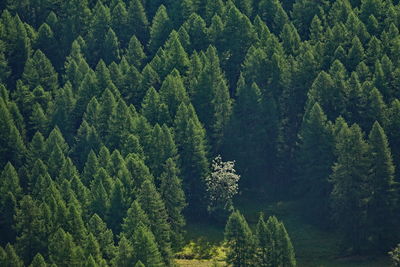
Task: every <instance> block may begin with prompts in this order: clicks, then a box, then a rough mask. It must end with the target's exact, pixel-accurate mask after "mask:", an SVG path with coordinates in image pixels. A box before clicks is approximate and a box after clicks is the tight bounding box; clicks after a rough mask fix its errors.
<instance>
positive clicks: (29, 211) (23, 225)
mask: <svg viewBox="0 0 400 267" xmlns="http://www.w3.org/2000/svg"><path fill="white" fill-rule="evenodd" d="M42 212H43V211H42V210H41V209H40V207H39V205H38V203H37V201H35V200H33V199H32V197H30V196H24V197H23V198H22V200H21V201H20V202H19V209H18V210H17V213H16V215H15V222H16V225H15V229H16V232H17V242H16V246H17V247H18V251H19V254H20V255H21V257H22V259H23V260H24V262H31V260H32V259H33V257H34V256H35V254H36V253H38V252H39V253H41V254H45V252H46V245H47V244H46V242H45V241H46V240H47V233H46V225H45V222H44V221H43V218H42Z"/></svg>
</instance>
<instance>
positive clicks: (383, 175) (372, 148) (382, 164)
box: [367, 122, 397, 250]
mask: <svg viewBox="0 0 400 267" xmlns="http://www.w3.org/2000/svg"><path fill="white" fill-rule="evenodd" d="M368 142H369V153H368V154H369V155H370V161H371V165H372V166H371V169H370V174H369V177H368V186H369V190H371V191H370V192H369V194H370V196H369V199H368V210H367V218H368V223H369V226H370V227H371V228H370V229H369V233H370V235H371V238H370V240H371V242H372V245H373V246H377V248H378V249H382V250H387V249H388V248H389V247H391V246H392V245H394V244H395V243H394V242H395V241H396V240H393V239H394V238H395V237H396V236H394V233H395V231H394V227H395V224H394V221H393V219H394V213H393V212H394V207H395V203H396V201H397V197H396V186H395V182H394V170H395V167H394V165H393V160H392V155H391V152H390V148H389V143H388V140H387V137H386V134H385V132H384V130H383V129H382V127H381V126H380V125H379V123H378V122H375V123H374V125H373V126H372V130H371V132H370V134H369V138H368ZM385 248H386V249H385Z"/></svg>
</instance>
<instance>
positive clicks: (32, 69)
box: [22, 50, 58, 93]
mask: <svg viewBox="0 0 400 267" xmlns="http://www.w3.org/2000/svg"><path fill="white" fill-rule="evenodd" d="M22 78H23V81H24V82H25V83H26V84H27V85H29V87H30V88H31V89H33V88H35V87H36V86H38V85H41V86H42V87H43V88H44V89H45V90H46V91H50V92H53V93H55V90H56V89H57V88H58V74H57V72H56V71H55V70H54V68H53V66H52V64H51V62H50V60H49V59H48V58H47V57H46V55H45V54H43V52H42V51H40V50H36V52H35V53H34V54H33V56H32V57H31V58H28V60H27V61H26V65H25V68H24V73H23V74H22Z"/></svg>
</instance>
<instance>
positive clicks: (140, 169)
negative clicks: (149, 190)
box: [125, 154, 154, 192]
mask: <svg viewBox="0 0 400 267" xmlns="http://www.w3.org/2000/svg"><path fill="white" fill-rule="evenodd" d="M125 162H126V167H127V168H128V170H129V172H130V173H131V176H132V178H133V181H132V187H133V188H132V189H134V191H135V192H138V191H139V190H140V188H141V186H142V184H143V182H144V181H154V177H153V175H152V174H151V173H150V170H149V168H148V167H147V166H146V164H145V163H144V160H143V158H142V157H140V156H139V155H137V154H129V155H128V156H127V158H126V160H125Z"/></svg>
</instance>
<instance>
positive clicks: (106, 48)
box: [101, 28, 120, 65]
mask: <svg viewBox="0 0 400 267" xmlns="http://www.w3.org/2000/svg"><path fill="white" fill-rule="evenodd" d="M101 58H102V59H103V60H104V62H105V63H106V64H107V65H109V64H110V63H111V62H119V60H120V53H119V41H118V37H117V35H116V34H115V32H114V31H113V30H112V29H111V28H109V29H108V31H107V33H106V35H105V39H104V42H103V46H102V51H101Z"/></svg>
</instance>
